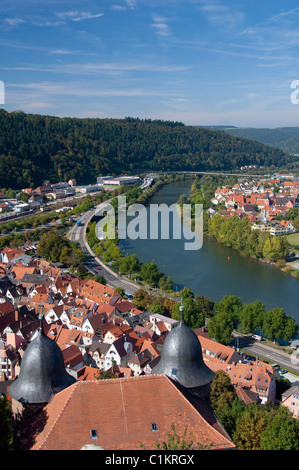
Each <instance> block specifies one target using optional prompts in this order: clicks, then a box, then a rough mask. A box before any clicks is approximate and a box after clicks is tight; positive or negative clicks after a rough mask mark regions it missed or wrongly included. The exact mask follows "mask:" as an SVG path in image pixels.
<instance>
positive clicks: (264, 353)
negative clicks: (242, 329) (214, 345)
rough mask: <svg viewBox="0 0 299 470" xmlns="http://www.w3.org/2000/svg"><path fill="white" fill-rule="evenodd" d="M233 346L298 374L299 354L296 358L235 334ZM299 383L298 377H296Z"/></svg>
mask: <svg viewBox="0 0 299 470" xmlns="http://www.w3.org/2000/svg"><path fill="white" fill-rule="evenodd" d="M234 345H235V346H236V347H239V348H240V349H242V350H243V351H245V352H246V353H247V354H249V355H253V356H255V357H259V358H260V359H261V360H263V359H264V360H266V361H268V362H269V363H273V364H279V366H280V367H281V368H283V369H288V370H290V371H293V372H295V373H297V374H299V353H298V354H297V357H294V355H293V356H292V355H290V354H287V353H284V352H283V351H280V350H278V349H277V348H275V347H271V346H268V345H266V344H264V343H263V342H259V341H256V340H254V339H252V338H248V337H247V336H244V335H240V334H235V337H234ZM298 381H299V377H298Z"/></svg>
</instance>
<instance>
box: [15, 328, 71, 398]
mask: <svg viewBox="0 0 299 470" xmlns="http://www.w3.org/2000/svg"><path fill="white" fill-rule="evenodd" d="M74 382H76V379H75V378H74V377H72V376H71V375H70V374H68V372H67V371H66V370H65V366H64V360H63V356H62V352H61V349H60V348H59V346H58V345H57V344H56V343H55V341H53V340H52V339H50V338H49V337H48V336H47V335H46V334H45V333H44V331H43V328H42V319H41V326H40V328H39V329H38V330H37V335H36V337H35V338H34V339H33V340H32V341H31V342H30V343H29V345H28V346H27V348H26V350H25V353H24V356H23V358H22V363H21V370H20V374H19V376H18V378H17V379H16V380H15V381H14V382H13V383H12V384H11V386H10V387H9V394H10V396H11V397H12V398H14V399H15V400H17V401H19V402H21V403H28V404H29V403H46V402H49V400H50V398H51V396H52V395H54V394H55V393H58V392H60V391H61V390H63V389H65V388H66V387H68V386H69V385H71V384H73V383H74Z"/></svg>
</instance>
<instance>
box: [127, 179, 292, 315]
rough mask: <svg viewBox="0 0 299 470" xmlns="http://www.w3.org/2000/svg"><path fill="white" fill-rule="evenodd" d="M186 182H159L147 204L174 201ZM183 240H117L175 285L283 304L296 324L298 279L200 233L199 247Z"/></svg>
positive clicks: (187, 185) (185, 190)
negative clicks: (186, 246) (193, 247)
mask: <svg viewBox="0 0 299 470" xmlns="http://www.w3.org/2000/svg"><path fill="white" fill-rule="evenodd" d="M191 184H192V181H190V180H185V181H179V182H175V183H171V184H168V185H165V186H164V187H162V188H161V189H160V190H159V191H158V192H157V193H156V194H155V195H154V196H153V197H152V199H151V200H150V202H149V204H162V203H166V204H167V205H171V204H174V203H176V202H177V201H178V199H179V197H180V195H181V194H183V193H185V194H186V195H187V196H188V195H189V191H190V186H191ZM149 204H148V206H149ZM147 212H148V213H147V220H144V222H146V223H147V224H148V227H149V225H150V219H149V209H147ZM129 220H130V219H129ZM170 233H171V232H170ZM185 242H186V240H184V239H181V240H175V239H172V238H171V239H169V240H162V239H157V240H150V239H147V240H141V239H136V240H130V239H128V238H127V239H125V240H122V241H121V247H122V249H123V250H124V252H125V253H129V254H132V253H136V255H137V256H138V259H139V260H140V261H141V262H143V263H144V262H146V261H154V262H155V263H156V264H157V266H158V267H159V269H160V270H161V271H162V272H163V273H165V274H166V275H167V276H170V277H171V279H172V280H173V282H174V284H175V287H176V289H177V290H180V289H181V288H183V287H184V286H187V287H190V289H191V290H192V292H194V294H195V295H204V296H206V297H209V298H210V299H211V300H214V301H216V302H217V301H220V300H221V299H222V297H223V296H224V295H236V296H238V297H241V298H242V301H243V303H250V302H254V301H255V300H259V301H260V302H262V303H263V304H264V305H265V308H266V309H267V310H270V309H272V308H274V307H280V308H283V309H284V310H285V312H286V313H287V315H289V316H291V317H293V318H294V319H295V320H296V322H297V323H298V324H299V280H298V279H296V278H294V277H293V276H290V275H288V274H285V273H283V272H282V271H280V270H279V269H277V268H276V267H274V266H271V265H268V264H264V263H262V262H259V261H256V260H253V259H250V258H247V257H244V256H242V255H240V254H239V252H237V251H236V250H233V249H232V248H228V247H226V246H224V245H222V244H219V243H217V242H216V240H215V239H214V238H212V237H209V236H206V235H204V237H203V244H202V247H201V249H199V250H189V251H188V250H185V249H184V243H185Z"/></svg>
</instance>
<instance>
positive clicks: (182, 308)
mask: <svg viewBox="0 0 299 470" xmlns="http://www.w3.org/2000/svg"><path fill="white" fill-rule="evenodd" d="M184 310H185V307H184V305H183V297H181V305H180V312H181V323H184Z"/></svg>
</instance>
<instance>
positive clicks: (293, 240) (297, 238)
mask: <svg viewBox="0 0 299 470" xmlns="http://www.w3.org/2000/svg"><path fill="white" fill-rule="evenodd" d="M286 237H287V240H288V242H289V243H290V244H291V245H297V246H299V232H297V233H291V234H290V235H287V236H286Z"/></svg>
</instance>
